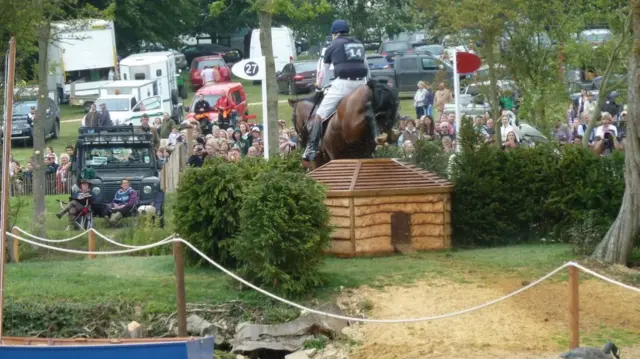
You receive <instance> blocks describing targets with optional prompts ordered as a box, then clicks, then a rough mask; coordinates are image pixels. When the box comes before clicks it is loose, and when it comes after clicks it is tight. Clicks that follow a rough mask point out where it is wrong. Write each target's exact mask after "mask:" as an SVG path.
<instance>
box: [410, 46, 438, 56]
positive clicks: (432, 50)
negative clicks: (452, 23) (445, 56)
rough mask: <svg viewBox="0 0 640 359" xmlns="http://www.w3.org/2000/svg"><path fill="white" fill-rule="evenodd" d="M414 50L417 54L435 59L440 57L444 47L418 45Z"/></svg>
mask: <svg viewBox="0 0 640 359" xmlns="http://www.w3.org/2000/svg"><path fill="white" fill-rule="evenodd" d="M414 50H415V51H416V52H417V53H427V54H431V55H433V56H436V57H441V56H442V53H444V47H443V46H442V45H438V44H433V45H420V46H416V47H414Z"/></svg>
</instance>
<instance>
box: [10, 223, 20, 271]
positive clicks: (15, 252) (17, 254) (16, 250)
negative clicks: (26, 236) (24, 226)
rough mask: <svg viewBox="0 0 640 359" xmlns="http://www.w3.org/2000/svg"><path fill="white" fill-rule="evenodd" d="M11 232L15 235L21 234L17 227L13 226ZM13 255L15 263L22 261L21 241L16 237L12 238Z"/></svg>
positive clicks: (12, 259)
mask: <svg viewBox="0 0 640 359" xmlns="http://www.w3.org/2000/svg"><path fill="white" fill-rule="evenodd" d="M11 233H13V235H15V236H17V235H18V234H19V233H18V230H17V229H15V228H11ZM11 257H12V258H11V261H12V262H13V263H20V241H19V240H17V239H15V238H11Z"/></svg>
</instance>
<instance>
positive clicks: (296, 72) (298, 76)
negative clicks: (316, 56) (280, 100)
mask: <svg viewBox="0 0 640 359" xmlns="http://www.w3.org/2000/svg"><path fill="white" fill-rule="evenodd" d="M276 81H277V82H278V91H279V92H280V93H288V94H289V95H291V96H293V95H296V94H299V93H307V92H311V91H312V90H313V88H314V86H315V82H316V61H302V62H294V63H289V64H286V65H285V66H284V68H282V71H279V72H278V73H277V74H276Z"/></svg>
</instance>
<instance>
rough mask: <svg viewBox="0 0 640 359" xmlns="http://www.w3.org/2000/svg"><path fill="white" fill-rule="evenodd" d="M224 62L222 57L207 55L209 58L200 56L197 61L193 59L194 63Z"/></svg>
mask: <svg viewBox="0 0 640 359" xmlns="http://www.w3.org/2000/svg"><path fill="white" fill-rule="evenodd" d="M218 59H219V60H224V59H223V58H222V55H207V56H198V57H196V58H195V59H193V60H194V61H198V62H200V61H206V60H218Z"/></svg>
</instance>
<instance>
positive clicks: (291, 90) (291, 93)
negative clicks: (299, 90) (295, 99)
mask: <svg viewBox="0 0 640 359" xmlns="http://www.w3.org/2000/svg"><path fill="white" fill-rule="evenodd" d="M288 88H289V96H295V95H296V85H295V84H294V83H293V82H292V81H291V80H289V83H288Z"/></svg>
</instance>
